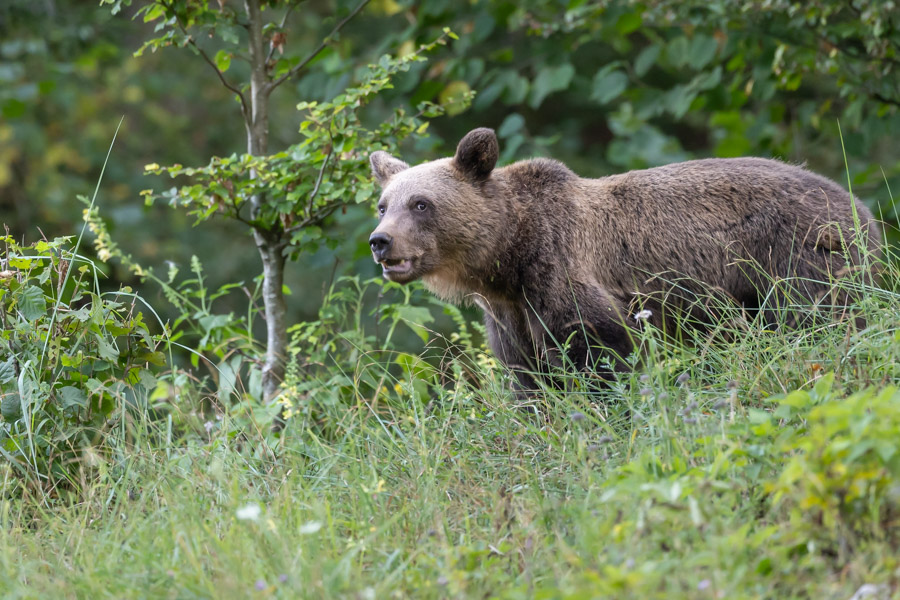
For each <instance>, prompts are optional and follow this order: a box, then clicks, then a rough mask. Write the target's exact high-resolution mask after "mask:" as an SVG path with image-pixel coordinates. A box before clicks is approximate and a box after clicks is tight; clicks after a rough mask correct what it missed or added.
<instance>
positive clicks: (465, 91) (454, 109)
mask: <svg viewBox="0 0 900 600" xmlns="http://www.w3.org/2000/svg"><path fill="white" fill-rule="evenodd" d="M471 91H472V88H470V87H469V84H468V83H466V82H465V81H462V80H457V81H451V82H450V83H448V84H447V85H446V87H444V89H443V90H441V93H440V94H439V95H438V101H439V102H440V103H441V104H443V105H444V107H445V110H446V111H447V116H449V117H452V116H455V115H458V114H460V113H462V112H464V111H465V110H466V108H468V105H467V103H466V98H467V97H468V95H469V93H470V92H471Z"/></svg>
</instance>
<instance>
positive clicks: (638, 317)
mask: <svg viewBox="0 0 900 600" xmlns="http://www.w3.org/2000/svg"><path fill="white" fill-rule="evenodd" d="M652 316H653V312H652V311H649V310H647V309H644V310H642V311H640V312H637V313H635V314H634V317H633V318H634V320H635V321H637V322H638V323H640V322H641V321H646V320H647V319H649V318H650V317H652Z"/></svg>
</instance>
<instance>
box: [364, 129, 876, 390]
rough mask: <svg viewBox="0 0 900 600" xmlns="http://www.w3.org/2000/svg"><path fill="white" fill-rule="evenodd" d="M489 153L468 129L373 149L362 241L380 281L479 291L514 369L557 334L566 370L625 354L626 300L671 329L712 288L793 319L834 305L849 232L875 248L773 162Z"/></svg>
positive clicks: (493, 140)
mask: <svg viewBox="0 0 900 600" xmlns="http://www.w3.org/2000/svg"><path fill="white" fill-rule="evenodd" d="M498 151H499V146H498V143H497V137H496V136H495V135H494V132H493V131H492V130H490V129H476V130H474V131H472V132H470V133H469V134H467V135H466V136H465V137H464V138H463V139H462V140H461V141H460V143H459V146H458V148H457V150H456V155H455V156H454V157H453V158H445V159H441V160H436V161H433V162H427V163H424V164H421V165H418V166H415V167H409V166H408V165H407V164H406V163H404V162H402V161H400V160H398V159H396V158H394V157H392V156H391V155H389V154H387V153H385V152H375V153H373V154H372V156H371V157H370V163H371V166H372V172H373V174H374V175H375V177H376V179H377V180H378V181H379V183H380V184H381V186H382V188H383V193H382V196H381V199H380V200H379V202H378V213H379V215H380V223H379V225H378V227H377V229H376V230H375V231H374V232H373V233H372V236H371V238H370V244H371V247H372V251H373V254H374V257H375V260H376V262H378V263H380V264H381V265H382V266H383V269H384V275H385V277H387V278H388V279H390V280H393V281H398V282H408V281H412V280H414V279H419V278H421V279H423V280H424V282H425V285H426V286H427V287H428V288H429V289H430V290H431V291H432V292H434V293H435V294H437V295H438V296H440V297H442V298H444V299H448V300H452V301H470V302H474V303H476V304H478V305H479V306H480V307H481V308H482V309H483V310H484V314H485V325H486V327H487V332H488V336H489V344H490V346H491V348H492V349H493V351H494V352H495V353H496V355H497V356H498V357H499V358H500V360H501V361H502V362H503V363H505V364H506V365H508V366H511V367H521V368H524V369H525V370H528V371H532V372H535V371H543V370H545V369H546V367H547V366H548V365H559V364H561V362H562V360H561V359H562V357H561V356H560V355H559V351H558V349H559V348H560V347H563V345H567V347H568V348H569V358H570V359H571V361H572V363H574V365H575V366H576V367H579V368H586V367H587V368H597V365H596V364H595V361H596V359H597V358H598V357H599V356H600V354H601V353H602V352H603V350H598V349H601V348H602V349H605V350H606V351H608V352H609V351H611V352H612V355H613V356H615V357H618V358H621V357H624V356H625V355H627V354H628V353H629V352H630V351H631V349H632V343H631V338H632V336H631V335H630V333H631V332H630V329H631V328H632V327H634V326H636V323H635V320H634V314H635V312H636V311H638V310H642V309H646V310H649V311H650V313H651V314H652V316H651V317H650V320H651V322H653V323H655V324H656V325H657V326H659V327H662V328H665V329H673V328H674V326H675V323H674V321H673V316H674V315H685V314H687V315H694V316H696V317H698V318H699V319H700V320H702V319H703V318H704V316H706V319H707V320H708V319H709V317H708V314H709V313H708V308H709V307H707V306H704V302H707V301H708V300H709V298H710V297H711V296H710V293H712V294H713V296H715V295H718V296H720V297H721V298H728V299H730V300H731V301H733V302H736V303H738V304H739V305H743V306H744V307H745V308H746V309H747V311H748V312H754V311H757V312H758V311H762V312H763V317H764V318H765V319H766V320H768V321H770V322H772V323H775V322H778V320H779V318H781V317H779V313H781V315H782V316H783V314H784V311H785V310H787V311H788V313H789V314H791V315H793V316H792V317H791V319H793V320H796V318H797V315H799V314H804V311H809V310H810V307H812V306H813V305H816V304H820V305H828V306H829V307H830V306H831V305H832V304H833V303H834V302H833V301H834V300H835V298H834V296H835V294H829V293H828V292H829V291H830V290H832V289H833V285H830V284H829V281H833V279H834V278H835V277H840V276H842V275H844V274H846V273H847V272H848V271H849V270H851V269H853V268H856V267H858V266H859V265H860V262H861V259H860V254H861V253H860V252H859V244H863V245H866V246H867V249H868V251H869V254H870V255H873V256H874V255H877V253H878V250H877V248H878V244H879V228H878V226H877V224H876V223H875V221H874V220H873V218H872V214H871V213H870V212H869V210H868V209H867V208H866V207H865V206H864V205H863V204H862V203H860V202H858V201H855V200H852V199H851V197H850V196H849V194H848V193H847V192H846V191H844V190H843V189H842V188H841V187H840V186H838V185H837V184H835V183H834V182H832V181H830V180H828V179H826V178H824V177H821V176H819V175H816V174H815V173H811V172H809V171H806V170H804V169H802V168H800V167H797V166H792V165H788V164H785V163H782V162H778V161H775V160H768V159H762V158H737V159H707V160H695V161H689V162H684V163H679V164H672V165H667V166H664V167H657V168H653V169H647V170H643V171H631V172H629V173H625V174H622V175H613V176H610V177H603V178H600V179H583V178H581V177H579V176H578V175H576V174H575V173H573V172H572V171H570V170H569V169H568V168H567V167H566V166H565V165H563V164H562V163H560V162H557V161H554V160H548V159H534V160H526V161H521V162H517V163H515V164H512V165H509V166H507V167H503V168H499V169H495V168H494V166H495V164H496V161H497V157H498ZM854 211H855V215H854ZM854 223H856V224H857V225H854ZM773 282H775V286H774V290H775V293H773V291H772V290H773ZM800 306H802V307H803V308H798V307H800ZM819 312H822V308H821V306H820V307H819ZM644 314H646V313H644ZM608 364H612V365H613V366H614V367H615V366H616V365H621V362H620V361H619V360H618V359H614V360H613V361H612V363H608ZM519 378H520V383H521V384H522V385H523V386H525V387H531V386H532V385H533V381H532V380H531V378H530V377H529V376H527V375H523V374H521V373H520V375H519Z"/></svg>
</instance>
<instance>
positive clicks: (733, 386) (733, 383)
mask: <svg viewBox="0 0 900 600" xmlns="http://www.w3.org/2000/svg"><path fill="white" fill-rule="evenodd" d="M737 386H738V382H737V381H735V380H734V379H732V380H731V381H729V382H728V385H726V386H725V387H727V388H728V389H729V390H736V389H737Z"/></svg>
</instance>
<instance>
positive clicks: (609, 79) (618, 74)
mask: <svg viewBox="0 0 900 600" xmlns="http://www.w3.org/2000/svg"><path fill="white" fill-rule="evenodd" d="M617 66H618V63H615V64H612V65H607V66H605V67H603V68H602V69H600V70H599V71H597V74H596V75H595V76H594V86H593V91H592V92H591V99H593V100H596V101H597V102H599V103H600V104H606V103H607V102H610V101H611V100H614V99H615V98H617V97H619V95H620V94H621V93H622V92H624V91H625V89H626V88H627V87H628V76H627V75H625V73H623V72H622V71H619V70H617V69H616V67H617Z"/></svg>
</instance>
